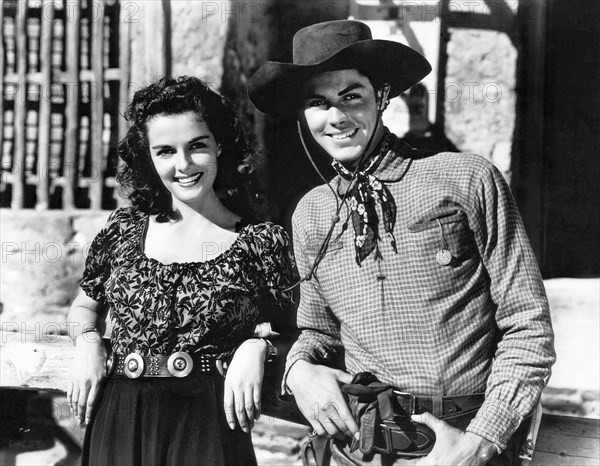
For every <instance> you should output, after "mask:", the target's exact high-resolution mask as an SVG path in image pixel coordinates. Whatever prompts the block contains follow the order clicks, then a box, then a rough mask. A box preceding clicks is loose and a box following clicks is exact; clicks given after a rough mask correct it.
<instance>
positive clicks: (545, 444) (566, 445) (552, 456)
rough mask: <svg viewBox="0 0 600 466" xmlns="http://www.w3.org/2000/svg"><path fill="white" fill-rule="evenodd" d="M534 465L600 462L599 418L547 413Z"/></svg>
mask: <svg viewBox="0 0 600 466" xmlns="http://www.w3.org/2000/svg"><path fill="white" fill-rule="evenodd" d="M535 449H536V451H535V453H534V455H533V461H532V464H567V465H568V464H577V465H586V464H594V465H597V464H600V463H599V460H600V423H599V421H598V420H596V419H584V418H577V417H567V416H543V417H542V423H541V425H540V431H539V434H538V440H537V444H536V448H535Z"/></svg>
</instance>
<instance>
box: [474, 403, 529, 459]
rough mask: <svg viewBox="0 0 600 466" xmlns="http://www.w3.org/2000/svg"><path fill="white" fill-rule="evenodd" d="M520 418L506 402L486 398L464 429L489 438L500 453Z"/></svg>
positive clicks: (518, 423) (519, 422) (517, 425)
mask: <svg viewBox="0 0 600 466" xmlns="http://www.w3.org/2000/svg"><path fill="white" fill-rule="evenodd" d="M522 420H523V419H522V417H521V416H520V415H519V414H518V413H517V412H516V411H515V410H513V409H512V408H511V407H510V406H509V405H508V404H507V403H505V402H503V401H500V400H486V402H485V403H484V404H483V406H482V407H481V409H480V410H479V412H478V413H477V416H475V419H473V420H472V421H471V423H470V424H469V426H468V427H467V429H466V431H467V432H472V433H474V434H477V435H479V436H480V437H483V438H485V439H487V440H489V441H490V442H492V443H493V444H494V445H495V446H496V450H498V453H502V451H503V450H505V449H506V446H507V444H508V441H509V440H510V438H511V437H512V435H513V434H514V433H515V431H516V430H517V428H518V427H519V425H520V424H521V421H522Z"/></svg>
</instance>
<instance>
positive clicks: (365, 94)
mask: <svg viewBox="0 0 600 466" xmlns="http://www.w3.org/2000/svg"><path fill="white" fill-rule="evenodd" d="M301 111H302V112H303V113H304V117H305V118H306V123H307V125H308V129H309V130H310V133H311V134H312V136H313V138H314V139H315V141H316V142H317V144H319V145H320V146H321V147H322V148H323V149H325V151H326V152H327V153H328V154H329V155H330V156H331V157H333V158H334V159H335V160H337V161H339V162H341V163H344V164H348V165H352V163H354V162H356V161H357V160H358V159H359V158H360V156H361V155H362V154H363V152H364V150H365V148H366V146H367V143H368V141H369V138H370V137H371V134H372V133H373V131H374V130H375V123H376V122H377V119H378V118H379V112H378V111H377V99H376V95H375V90H374V89H373V86H372V85H371V82H370V81H369V79H368V78H367V77H366V76H364V75H362V74H361V73H360V72H358V71H357V70H339V71H328V72H325V73H321V74H318V75H315V76H313V77H312V78H311V79H310V80H309V81H308V82H307V83H306V85H305V86H304V98H303V100H302V106H301ZM380 129H381V126H380ZM376 145H377V140H376V139H375V138H374V140H373V143H372V144H371V146H372V147H371V149H372V148H373V147H375V146H376Z"/></svg>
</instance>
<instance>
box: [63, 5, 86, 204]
mask: <svg viewBox="0 0 600 466" xmlns="http://www.w3.org/2000/svg"><path fill="white" fill-rule="evenodd" d="M80 19H81V8H80V6H79V4H75V5H70V6H69V8H67V31H66V33H67V39H66V40H67V72H66V73H65V77H66V82H67V83H68V84H67V86H72V87H71V88H70V89H68V90H67V92H68V96H69V97H68V98H67V100H66V106H65V119H66V128H65V159H64V165H63V177H64V179H65V186H64V187H63V190H62V204H63V205H62V207H63V209H73V208H74V207H75V186H77V177H78V176H79V164H78V163H77V161H78V158H77V148H78V131H79V98H80V94H81V92H80V84H79V65H80V61H79V40H80V37H79V22H80Z"/></svg>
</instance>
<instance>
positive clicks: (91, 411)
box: [85, 383, 100, 424]
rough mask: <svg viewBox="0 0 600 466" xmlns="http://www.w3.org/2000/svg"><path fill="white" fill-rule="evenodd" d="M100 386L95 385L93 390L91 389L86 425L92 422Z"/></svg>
mask: <svg viewBox="0 0 600 466" xmlns="http://www.w3.org/2000/svg"><path fill="white" fill-rule="evenodd" d="M99 388H100V385H99V384H96V383H95V384H93V385H92V388H90V393H89V394H88V399H87V403H86V406H85V423H86V424H89V423H90V422H92V416H93V415H94V406H95V404H96V398H98V391H99Z"/></svg>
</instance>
